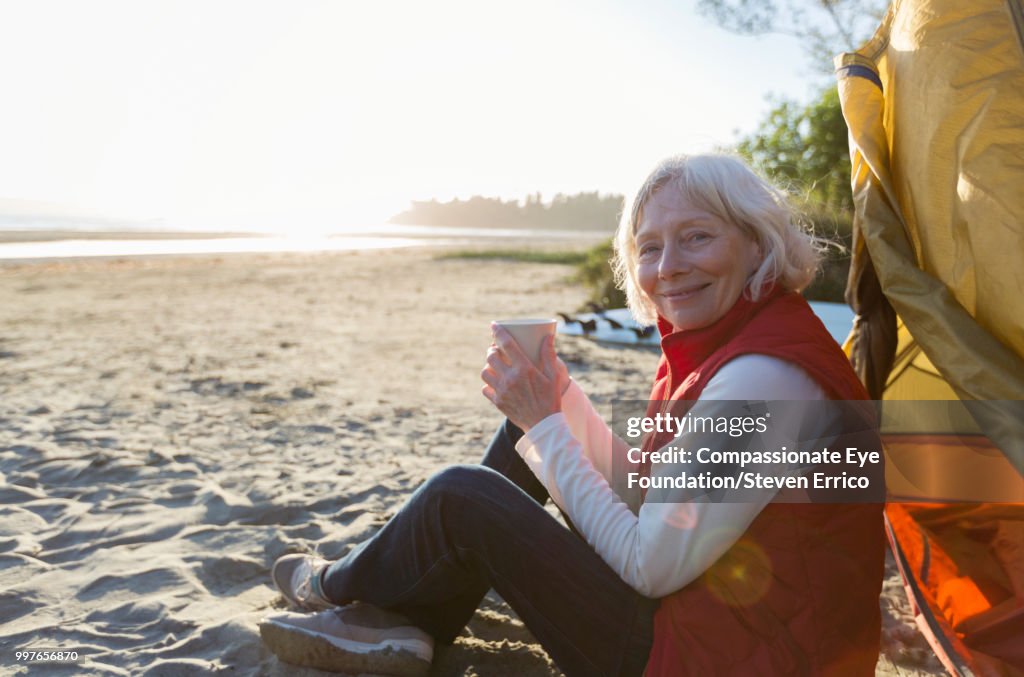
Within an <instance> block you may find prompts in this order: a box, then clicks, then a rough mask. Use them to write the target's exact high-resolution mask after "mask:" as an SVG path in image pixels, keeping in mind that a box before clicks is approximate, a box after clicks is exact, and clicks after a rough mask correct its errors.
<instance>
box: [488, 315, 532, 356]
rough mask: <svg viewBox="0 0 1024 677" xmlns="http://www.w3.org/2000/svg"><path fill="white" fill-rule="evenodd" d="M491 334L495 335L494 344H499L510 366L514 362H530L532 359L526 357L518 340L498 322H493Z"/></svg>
mask: <svg viewBox="0 0 1024 677" xmlns="http://www.w3.org/2000/svg"><path fill="white" fill-rule="evenodd" d="M491 333H492V334H493V335H494V342H495V343H497V344H498V348H500V349H501V352H502V353H503V354H504V355H505V356H506V357H508V358H509V362H508V364H512V363H513V361H520V362H529V361H530V358H528V357H527V356H526V353H524V352H523V349H522V348H520V347H519V344H518V343H516V340H515V339H514V338H513V337H512V334H510V333H508V330H507V329H505V328H504V327H502V326H501V325H500V324H497V323H496V322H492V323H491Z"/></svg>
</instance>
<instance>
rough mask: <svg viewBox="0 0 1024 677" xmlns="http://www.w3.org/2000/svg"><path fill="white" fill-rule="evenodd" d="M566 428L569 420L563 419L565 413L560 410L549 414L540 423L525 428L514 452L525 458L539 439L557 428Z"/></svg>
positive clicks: (536, 445) (535, 446)
mask: <svg viewBox="0 0 1024 677" xmlns="http://www.w3.org/2000/svg"><path fill="white" fill-rule="evenodd" d="M563 427H564V428H565V429H568V427H569V422H568V421H566V419H565V414H563V413H562V412H560V411H559V412H556V413H554V414H551V415H550V416H548V417H547V418H544V419H542V420H541V422H540V423H538V424H537V425H535V426H533V427H532V428H530V429H529V430H527V431H526V432H525V433H524V434H523V436H522V437H521V438H519V441H518V442H516V452H517V453H518V454H519V455H520V456H522V457H523V458H526V455H527V454H528V453H530V450H531V449H536V448H537V447H538V444H539V442H540V441H541V440H543V439H544V438H545V437H547V436H548V435H550V434H551V433H553V432H555V431H557V430H558V429H559V428H563Z"/></svg>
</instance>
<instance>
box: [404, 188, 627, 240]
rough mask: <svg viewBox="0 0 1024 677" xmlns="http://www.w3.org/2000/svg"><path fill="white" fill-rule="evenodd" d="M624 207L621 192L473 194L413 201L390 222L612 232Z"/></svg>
mask: <svg viewBox="0 0 1024 677" xmlns="http://www.w3.org/2000/svg"><path fill="white" fill-rule="evenodd" d="M621 210H622V196H621V195H602V194H600V193H598V192H596V191H595V192H592V193H577V194H575V195H563V194H562V193H558V194H556V195H555V196H554V197H553V198H551V201H550V202H544V201H543V200H542V199H541V195H540V193H534V194H533V195H529V196H527V197H526V199H525V200H523V201H520V200H502V199H501V198H494V197H481V196H479V195H474V196H473V197H471V198H469V199H468V200H457V199H456V200H451V201H450V202H438V201H437V200H428V201H426V202H413V203H412V205H411V207H410V208H409V209H407V210H406V211H404V212H402V213H401V214H396V215H395V216H393V217H391V219H390V221H391V223H402V224H415V225H422V226H467V227H474V228H487V227H493V228H538V229H553V230H563V229H565V230H600V231H607V232H611V231H613V230H614V229H615V226H616V225H617V224H618V221H619V213H620V212H621Z"/></svg>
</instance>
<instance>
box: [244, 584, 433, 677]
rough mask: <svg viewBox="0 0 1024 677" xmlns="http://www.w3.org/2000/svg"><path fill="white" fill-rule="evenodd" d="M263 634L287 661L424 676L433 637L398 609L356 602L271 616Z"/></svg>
mask: <svg viewBox="0 0 1024 677" xmlns="http://www.w3.org/2000/svg"><path fill="white" fill-rule="evenodd" d="M260 637H261V638H262V640H263V643H264V645H266V646H267V648H269V649H270V650H271V651H272V652H274V655H275V656H277V657H278V659H280V660H281V661H283V662H285V663H291V664H293V665H302V666H305V667H310V668H316V669H318V670H327V671H331V672H346V673H350V674H364V673H369V674H374V675H398V676H400V677H422V676H423V675H426V674H427V673H428V672H429V671H430V661H431V660H432V659H433V657H434V638H433V637H431V636H430V635H429V634H427V633H426V632H424V631H423V630H420V629H419V628H417V627H415V626H413V625H410V623H409V621H408V619H406V618H404V617H403V616H399V615H398V614H395V613H391V612H389V611H384V610H383V609H378V608H377V607H375V606H372V605H369V604H362V603H358V602H357V603H355V604H350V605H348V606H343V607H337V608H334V609H328V610H326V611H320V612H317V613H313V614H300V613H294V612H291V611H283V612H280V613H276V614H272V615H270V616H267V617H266V618H264V619H263V620H262V621H261V622H260Z"/></svg>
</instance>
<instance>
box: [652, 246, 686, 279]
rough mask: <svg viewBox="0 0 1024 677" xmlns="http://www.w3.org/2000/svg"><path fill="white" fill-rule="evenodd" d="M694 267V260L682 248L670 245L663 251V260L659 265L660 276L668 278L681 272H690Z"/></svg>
mask: <svg viewBox="0 0 1024 677" xmlns="http://www.w3.org/2000/svg"><path fill="white" fill-rule="evenodd" d="M692 267H693V265H692V262H691V261H690V259H689V257H688V256H687V255H686V252H685V251H683V250H682V248H680V247H677V246H674V245H669V246H666V247H665V249H664V250H663V251H662V256H661V262H660V264H659V265H658V276H659V277H660V278H662V279H663V280H667V279H670V278H673V277H675V276H676V275H679V274H681V273H687V272H689V271H690V269H691V268H692Z"/></svg>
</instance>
